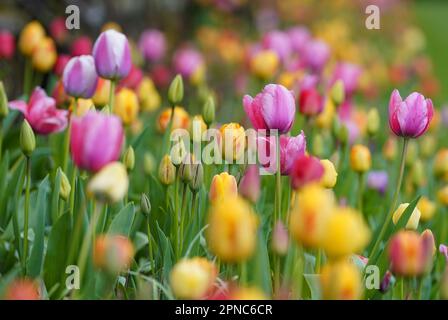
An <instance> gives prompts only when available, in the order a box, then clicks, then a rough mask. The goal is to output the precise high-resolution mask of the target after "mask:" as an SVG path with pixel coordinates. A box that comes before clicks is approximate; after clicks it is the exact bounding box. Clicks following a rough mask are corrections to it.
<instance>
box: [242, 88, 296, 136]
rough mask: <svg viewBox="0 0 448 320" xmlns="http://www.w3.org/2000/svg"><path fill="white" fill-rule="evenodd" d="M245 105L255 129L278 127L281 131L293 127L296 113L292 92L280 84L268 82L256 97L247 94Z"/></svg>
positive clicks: (286, 130) (244, 99)
mask: <svg viewBox="0 0 448 320" xmlns="http://www.w3.org/2000/svg"><path fill="white" fill-rule="evenodd" d="M243 106H244V111H246V114H247V116H248V117H249V119H250V121H251V122H252V125H253V126H254V128H255V129H257V130H259V129H276V130H278V131H279V133H286V132H288V131H289V130H290V129H291V126H292V124H293V122H294V117H295V113H296V106H295V101H294V96H293V94H292V92H291V91H289V90H288V89H286V88H285V87H284V86H282V85H279V84H268V85H267V86H265V87H264V89H263V91H262V92H260V93H259V94H257V95H256V96H255V98H252V97H251V96H249V95H245V96H244V98H243Z"/></svg>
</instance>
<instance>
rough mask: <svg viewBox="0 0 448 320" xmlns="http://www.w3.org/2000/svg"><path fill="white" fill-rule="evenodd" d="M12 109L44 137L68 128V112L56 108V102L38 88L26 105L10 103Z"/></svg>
mask: <svg viewBox="0 0 448 320" xmlns="http://www.w3.org/2000/svg"><path fill="white" fill-rule="evenodd" d="M9 106H10V108H11V109H15V110H19V111H20V112H22V113H23V115H24V116H25V119H26V120H27V121H28V123H29V124H30V125H31V127H32V128H33V130H34V131H35V132H36V133H38V134H42V135H47V134H50V133H55V132H60V131H62V130H64V129H65V127H66V126H67V117H68V111H67V110H60V109H57V108H56V101H55V100H54V99H53V98H51V97H48V96H47V94H46V93H45V91H44V90H42V89H41V88H39V87H37V88H35V89H34V91H33V93H32V94H31V97H30V99H29V101H28V103H26V102H25V101H22V100H15V101H11V102H10V103H9Z"/></svg>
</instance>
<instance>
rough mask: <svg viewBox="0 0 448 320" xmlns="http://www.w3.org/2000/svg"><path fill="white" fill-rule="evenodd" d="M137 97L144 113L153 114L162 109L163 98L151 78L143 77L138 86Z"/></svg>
mask: <svg viewBox="0 0 448 320" xmlns="http://www.w3.org/2000/svg"><path fill="white" fill-rule="evenodd" d="M137 95H138V99H139V101H140V106H141V108H142V111H146V112H153V111H155V110H157V109H158V108H159V107H160V103H161V101H162V98H161V97H160V94H159V92H158V91H157V89H156V87H155V86H154V83H153V82H152V80H151V79H150V78H148V77H143V79H142V81H141V82H140V84H139V85H138V86H137Z"/></svg>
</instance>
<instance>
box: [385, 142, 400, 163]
mask: <svg viewBox="0 0 448 320" xmlns="http://www.w3.org/2000/svg"><path fill="white" fill-rule="evenodd" d="M396 155H397V140H396V139H395V138H393V137H389V138H388V139H387V140H386V142H385V143H384V146H383V156H384V158H386V160H389V161H392V160H394V159H395V156H396Z"/></svg>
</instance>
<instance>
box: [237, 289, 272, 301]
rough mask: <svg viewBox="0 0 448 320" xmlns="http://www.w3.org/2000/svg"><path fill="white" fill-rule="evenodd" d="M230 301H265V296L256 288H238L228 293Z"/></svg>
mask: <svg viewBox="0 0 448 320" xmlns="http://www.w3.org/2000/svg"><path fill="white" fill-rule="evenodd" d="M230 299H232V300H267V299H268V297H267V296H266V294H265V293H264V292H263V291H262V290H260V289H258V288H256V287H240V288H237V289H235V290H233V291H232V292H231V293H230Z"/></svg>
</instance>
